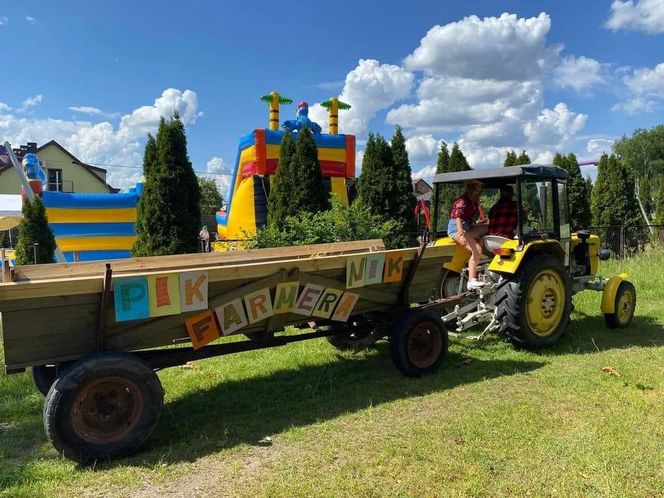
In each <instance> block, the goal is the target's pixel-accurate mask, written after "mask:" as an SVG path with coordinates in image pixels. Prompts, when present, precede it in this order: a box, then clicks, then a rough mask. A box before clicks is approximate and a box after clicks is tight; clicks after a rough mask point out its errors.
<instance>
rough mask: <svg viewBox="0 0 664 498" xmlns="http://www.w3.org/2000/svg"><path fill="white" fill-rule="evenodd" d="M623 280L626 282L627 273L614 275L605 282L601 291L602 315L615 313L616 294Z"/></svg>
mask: <svg viewBox="0 0 664 498" xmlns="http://www.w3.org/2000/svg"><path fill="white" fill-rule="evenodd" d="M624 280H627V273H620V274H618V275H614V276H613V277H611V278H610V279H609V280H608V282H606V284H605V285H604V291H602V313H615V312H616V293H617V292H618V287H620V284H621V283H622V282H623V281H624Z"/></svg>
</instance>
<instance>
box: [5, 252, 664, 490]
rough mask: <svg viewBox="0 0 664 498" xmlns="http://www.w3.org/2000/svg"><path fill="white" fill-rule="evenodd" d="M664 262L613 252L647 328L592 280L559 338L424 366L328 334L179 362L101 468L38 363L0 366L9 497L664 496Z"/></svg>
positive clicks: (454, 355) (489, 344)
mask: <svg viewBox="0 0 664 498" xmlns="http://www.w3.org/2000/svg"><path fill="white" fill-rule="evenodd" d="M662 267H664V254H661V253H659V254H656V253H650V254H646V255H641V256H638V257H636V258H633V259H631V260H629V261H612V262H610V263H605V264H603V267H602V271H603V272H604V273H605V274H607V275H608V274H611V273H615V272H618V271H627V272H628V273H629V274H630V279H631V280H633V282H634V284H635V285H636V289H637V293H638V299H639V304H638V308H637V314H636V317H635V319H634V322H633V324H632V327H631V328H630V329H627V330H607V329H606V328H605V327H604V321H603V318H602V317H601V315H600V312H599V300H600V295H599V294H597V293H590V292H586V293H582V294H580V295H578V296H576V297H575V305H576V311H575V312H574V314H573V317H572V318H573V322H572V324H571V325H570V327H569V329H568V332H567V334H566V336H565V337H564V338H563V339H562V340H561V342H560V343H559V344H558V345H557V346H556V347H555V348H554V349H552V350H548V351H545V352H542V353H531V352H526V351H518V350H515V349H514V348H512V347H511V346H510V345H509V344H506V343H505V342H503V341H502V340H501V339H499V338H497V337H494V338H490V339H489V340H486V341H485V342H482V343H476V342H471V341H466V340H453V341H452V343H451V349H450V354H449V356H448V357H447V361H446V363H445V365H444V367H443V369H442V370H441V372H440V373H438V374H436V375H431V376H427V377H424V378H422V379H406V378H404V377H402V376H401V375H400V374H399V373H398V372H397V370H396V369H395V368H394V367H393V365H392V363H391V360H390V356H389V351H388V347H387V345H386V344H379V345H378V346H377V347H376V348H375V349H373V350H371V351H368V352H365V353H361V354H359V355H356V356H352V355H346V354H344V355H340V354H338V353H336V352H335V351H334V350H333V349H332V348H331V346H329V345H328V344H327V342H325V341H324V340H318V341H306V342H303V343H298V344H293V345H290V346H286V347H284V348H276V349H270V350H263V351H255V352H249V353H242V354H238V355H231V356H226V357H221V358H216V359H211V360H205V361H200V362H197V363H195V364H194V366H195V368H193V369H182V368H173V369H169V370H165V371H163V372H161V373H160V374H159V375H160V378H161V380H162V382H163V385H164V388H165V390H166V406H165V408H164V411H163V412H162V418H161V421H160V424H159V426H158V428H157V430H156V432H155V434H154V435H153V436H152V438H151V439H150V440H149V441H148V444H147V445H146V447H145V449H144V451H142V452H141V453H139V454H137V455H136V456H134V457H132V458H129V459H125V460H122V461H118V462H115V463H107V464H103V465H100V466H98V467H96V468H94V469H92V468H86V467H81V466H78V465H76V464H74V463H72V462H69V461H67V460H64V459H62V458H60V457H59V456H58V455H57V454H56V452H55V450H53V449H52V448H51V447H50V445H49V444H48V443H47V442H46V440H45V436H44V433H43V428H42V425H41V409H42V402H43V398H42V396H41V395H40V394H38V393H37V391H36V390H35V389H34V388H33V387H32V384H31V380H30V378H29V376H28V374H21V375H13V376H8V377H0V496H12V497H13V496H30V497H33V496H72V495H92V496H105V495H119V496H128V495H129V496H154V495H159V494H162V493H164V492H166V491H168V492H171V493H173V494H174V495H176V496H180V495H181V496H192V495H194V496H196V495H201V496H208V495H215V496H216V495H243V496H256V495H265V496H284V495H300V496H310V495H320V496H340V495H342V496H358V495H360V496H367V495H389V496H478V495H488V496H503V495H518V496H524V495H532V496H550V495H558V496H570V495H572V496H578V495H584V496H663V495H664V491H663V490H664V305H663V304H662V302H663V301H664V271H662ZM604 367H612V368H613V369H615V370H616V371H617V372H618V373H619V374H620V376H615V375H610V374H609V373H607V372H605V371H603V368H604ZM267 437H269V438H271V444H270V442H269V441H268V442H266V441H262V442H261V440H264V439H265V438H267Z"/></svg>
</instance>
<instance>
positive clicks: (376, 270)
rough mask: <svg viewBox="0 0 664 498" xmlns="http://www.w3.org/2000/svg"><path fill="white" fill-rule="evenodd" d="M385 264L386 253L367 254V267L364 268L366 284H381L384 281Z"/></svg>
mask: <svg viewBox="0 0 664 498" xmlns="http://www.w3.org/2000/svg"><path fill="white" fill-rule="evenodd" d="M384 266H385V254H383V253H377V254H369V255H368V256H367V263H366V268H365V270H364V285H374V284H380V283H381V282H382V281H383V267H384Z"/></svg>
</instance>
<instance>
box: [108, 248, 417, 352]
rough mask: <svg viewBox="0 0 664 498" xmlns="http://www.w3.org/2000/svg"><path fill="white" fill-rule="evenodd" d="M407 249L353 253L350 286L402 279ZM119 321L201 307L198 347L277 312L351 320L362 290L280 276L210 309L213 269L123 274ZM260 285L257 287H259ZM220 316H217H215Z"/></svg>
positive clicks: (117, 288)
mask: <svg viewBox="0 0 664 498" xmlns="http://www.w3.org/2000/svg"><path fill="white" fill-rule="evenodd" d="M403 262H404V261H403V254H402V253H401V252H399V251H394V252H390V253H387V254H385V253H376V254H368V255H360V256H349V257H348V258H347V259H346V285H345V287H346V289H357V288H361V287H364V286H367V285H375V284H380V283H390V282H400V281H401V279H402V275H403ZM113 286H114V304H115V319H116V321H118V322H120V321H127V320H139V319H144V318H152V317H159V316H166V315H176V314H179V313H184V312H189V311H202V313H199V314H196V315H194V316H192V317H190V318H188V319H186V320H185V325H186V327H187V330H188V332H189V335H190V337H191V340H192V343H193V346H194V349H198V348H200V347H202V346H204V345H205V344H207V343H209V342H211V341H213V340H215V339H217V338H218V337H219V336H220V332H221V335H224V336H226V335H229V334H232V333H233V332H237V331H238V330H240V329H242V328H244V327H246V326H248V325H252V324H255V323H258V322H261V321H263V320H266V319H268V318H270V317H271V316H274V315H280V314H284V313H295V314H298V315H302V316H303V317H315V318H323V319H330V320H335V321H340V322H345V321H348V319H349V318H350V316H351V314H352V312H353V309H354V308H355V305H356V304H357V302H358V300H359V299H360V295H359V294H357V293H354V292H349V291H348V290H343V289H341V287H343V286H344V285H343V283H341V282H340V283H339V285H338V286H337V287H325V286H322V285H316V284H313V283H309V282H306V281H304V282H300V281H290V282H281V283H278V284H277V285H276V287H275V288H273V289H271V288H269V287H264V288H262V289H259V290H252V291H251V292H247V293H246V294H245V295H243V296H242V297H237V294H236V295H235V296H234V298H233V299H229V301H228V302H226V303H223V304H221V305H220V306H217V307H216V308H214V310H208V274H207V272H205V271H192V272H185V273H180V274H178V273H171V274H159V275H150V276H147V277H120V278H116V279H114V281H113ZM254 289H255V287H254ZM215 317H216V320H215Z"/></svg>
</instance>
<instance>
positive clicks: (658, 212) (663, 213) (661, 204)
mask: <svg viewBox="0 0 664 498" xmlns="http://www.w3.org/2000/svg"><path fill="white" fill-rule="evenodd" d="M655 223H656V224H658V225H664V181H660V182H659V191H658V192H657V203H656V204H655Z"/></svg>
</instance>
